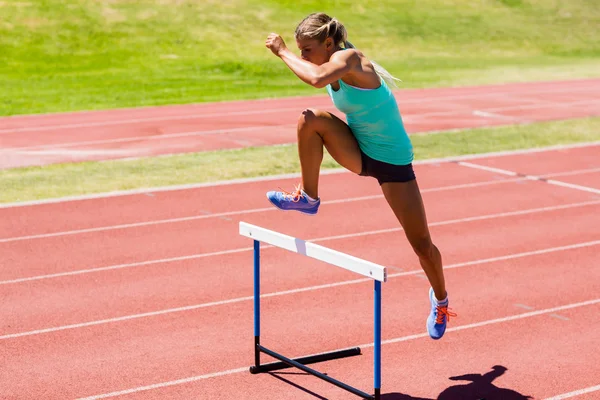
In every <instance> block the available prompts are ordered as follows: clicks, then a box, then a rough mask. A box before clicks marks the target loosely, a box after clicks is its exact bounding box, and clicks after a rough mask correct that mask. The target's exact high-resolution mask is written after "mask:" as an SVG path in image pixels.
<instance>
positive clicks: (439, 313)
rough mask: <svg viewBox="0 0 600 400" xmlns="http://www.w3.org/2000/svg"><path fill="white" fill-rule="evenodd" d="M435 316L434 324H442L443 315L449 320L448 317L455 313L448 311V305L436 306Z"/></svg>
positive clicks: (453, 315) (454, 315)
mask: <svg viewBox="0 0 600 400" xmlns="http://www.w3.org/2000/svg"><path fill="white" fill-rule="evenodd" d="M436 308H437V317H436V318H435V323H436V324H443V323H444V316H445V317H446V319H447V320H448V321H450V317H456V316H457V315H456V313H453V312H451V311H448V307H444V306H437V307H436Z"/></svg>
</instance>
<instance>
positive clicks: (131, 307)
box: [0, 143, 600, 400]
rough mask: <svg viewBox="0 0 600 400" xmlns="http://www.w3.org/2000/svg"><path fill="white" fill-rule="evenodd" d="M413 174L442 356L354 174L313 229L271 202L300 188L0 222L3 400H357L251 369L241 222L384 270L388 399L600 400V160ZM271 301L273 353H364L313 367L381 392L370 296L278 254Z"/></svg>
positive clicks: (475, 165) (329, 195)
mask: <svg viewBox="0 0 600 400" xmlns="http://www.w3.org/2000/svg"><path fill="white" fill-rule="evenodd" d="M415 168H416V172H417V175H418V178H419V182H420V186H421V189H422V191H423V196H424V201H425V204H426V207H427V211H428V217H429V224H430V226H431V230H432V234H433V237H434V239H435V242H436V243H437V244H438V246H439V247H440V249H441V250H442V253H443V256H444V261H445V267H446V277H447V282H448V288H449V292H450V294H451V307H452V308H453V310H454V311H456V312H457V313H458V317H457V318H455V319H453V320H452V321H451V322H450V329H449V331H448V332H447V335H446V336H445V337H444V338H443V339H442V340H441V341H432V340H430V339H429V338H428V337H426V333H425V318H426V315H427V312H428V302H427V289H428V285H427V282H426V280H425V279H424V276H423V274H422V272H421V270H420V267H419V266H418V262H417V260H416V258H415V256H414V255H413V254H412V252H411V250H410V249H409V248H408V246H407V243H406V240H405V239H404V237H403V233H402V232H401V231H400V230H399V229H398V224H397V222H395V220H394V218H393V215H392V213H391V211H390V210H389V209H388V208H387V206H386V204H385V201H384V199H383V198H382V196H381V195H380V191H379V188H378V186H377V184H376V182H374V181H372V180H368V179H361V178H359V177H356V176H354V175H351V174H349V173H345V172H338V173H332V174H327V175H324V176H323V177H322V184H321V188H322V192H321V196H322V198H323V199H324V203H323V205H322V209H321V210H320V213H319V215H318V216H316V217H305V216H302V215H298V214H295V213H282V212H279V211H277V210H274V209H273V208H272V207H270V206H269V205H268V203H267V201H266V199H265V198H264V192H265V191H266V190H269V189H271V188H274V187H277V186H282V187H285V188H288V187H291V186H292V185H293V184H294V183H296V182H297V178H287V179H283V178H280V179H270V180H269V179H263V180H256V181H251V182H246V183H233V184H221V185H212V186H202V187H197V188H189V189H186V190H156V191H153V192H145V193H135V194H127V195H124V194H122V195H116V196H106V197H96V198H91V199H80V200H71V201H62V202H48V203H39V204H33V205H27V206H18V205H12V206H11V205H9V206H4V207H2V208H0V220H2V221H3V222H4V223H3V224H1V225H0V238H1V239H0V266H1V267H0V298H1V299H2V301H1V302H0V365H2V368H0V397H1V398H3V399H32V398H35V399H40V398H44V399H74V398H107V397H120V398H123V399H210V400H213V399H236V400H238V399H311V400H314V399H349V398H355V397H353V396H350V395H348V394H347V393H346V392H344V391H342V390H341V389H338V388H336V387H334V386H331V385H328V384H326V383H325V382H322V381H320V380H318V379H316V378H314V377H311V376H306V375H304V374H301V373H298V371H295V370H287V371H285V372H282V373H279V374H272V375H268V374H266V375H250V374H249V373H248V372H247V367H248V366H249V365H250V364H251V363H252V360H253V356H252V354H253V353H252V341H253V337H252V336H253V330H252V302H251V300H250V298H251V297H250V296H251V295H252V253H251V250H250V249H251V246H252V243H251V242H249V241H248V240H247V239H246V238H243V237H240V236H239V235H238V233H237V232H238V223H239V221H242V220H243V221H247V222H250V223H253V224H257V225H261V226H264V227H267V228H270V229H274V230H277V231H281V232H284V233H287V234H290V235H293V236H297V237H300V238H304V239H311V240H314V241H316V242H318V243H320V244H322V245H325V246H327V247H331V248H334V249H337V250H340V251H344V252H347V253H350V254H353V255H355V256H358V257H361V258H365V259H368V260H371V261H374V262H377V263H380V264H383V265H387V266H389V268H390V279H389V280H388V282H386V283H384V284H383V339H384V341H385V342H384V345H383V347H382V357H383V371H382V373H383V380H382V385H383V386H382V392H383V393H384V394H385V395H384V396H383V398H384V399H385V400H406V399H435V398H438V396H439V399H443V400H448V399H461V400H465V399H466V400H468V399H479V398H486V399H487V400H491V399H503V400H512V399H522V398H524V397H523V396H532V397H533V398H536V399H547V398H552V397H554V396H558V395H562V394H566V395H565V396H562V397H554V398H555V399H559V398H570V397H572V396H578V398H579V399H597V398H598V397H599V396H600V366H599V365H598V354H597V345H598V331H599V330H600V319H598V318H597V316H598V315H599V313H600V262H599V261H600V260H599V257H598V254H600V228H599V226H600V220H599V215H600V143H596V144H590V145H587V146H575V147H570V148H561V149H555V150H548V151H540V152H526V153H521V154H515V153H509V154H505V155H497V156H489V155H488V156H480V157H474V158H473V157H469V158H466V159H463V160H461V161H458V160H455V161H454V162H450V161H438V162H430V163H418V164H417V165H416V167H415ZM517 172H518V173H519V174H518V175H515V173H517ZM323 285H328V287H326V288H324V287H322V286H323ZM262 289H263V294H264V295H265V296H267V297H265V298H264V299H263V301H262V316H263V326H262V341H263V343H264V344H265V345H266V346H268V347H270V348H273V349H275V350H277V351H280V352H281V353H283V354H286V355H288V356H301V355H306V354H313V353H317V352H322V351H328V350H333V349H339V348H346V347H351V346H356V345H361V346H362V348H363V355H361V356H358V357H353V358H347V359H343V360H336V361H331V362H327V363H323V364H316V365H315V367H316V368H317V369H319V370H321V371H324V372H326V373H327V374H329V375H330V376H333V377H335V378H338V379H341V380H343V381H345V382H347V383H350V384H352V385H354V386H356V387H358V388H361V389H363V390H365V391H367V392H370V391H371V390H372V356H373V355H372V348H371V343H372V283H371V281H369V280H368V279H365V280H361V279H358V277H357V276H356V275H353V274H351V273H349V272H347V271H344V270H342V269H339V268H336V267H333V266H328V265H325V264H321V263H319V262H317V261H314V260H310V259H307V258H303V257H301V256H299V255H296V254H290V253H286V252H284V251H283V250H279V249H274V248H270V249H265V250H264V252H263V269H262ZM265 358H266V357H264V356H263V359H265ZM494 366H498V367H496V368H495V369H492V368H493V367H494Z"/></svg>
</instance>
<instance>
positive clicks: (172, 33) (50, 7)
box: [0, 0, 600, 115]
mask: <svg viewBox="0 0 600 400" xmlns="http://www.w3.org/2000/svg"><path fill="white" fill-rule="evenodd" d="M315 10H321V11H325V12H328V13H330V14H331V15H334V16H337V17H338V18H339V19H340V20H341V21H343V22H344V23H345V24H346V26H347V28H348V31H349V34H350V38H351V40H352V41H353V43H354V44H355V45H356V46H357V47H359V48H361V49H362V50H363V51H364V52H365V53H366V54H367V55H368V56H370V57H372V58H374V59H375V60H377V61H379V62H380V63H381V64H383V65H384V66H385V67H386V68H387V69H388V70H390V71H391V72H392V73H393V74H395V75H396V76H398V77H399V78H401V79H402V80H403V87H405V88H408V87H432V86H450V85H452V86H456V85H469V84H485V83H502V82H516V81H526V80H551V79H572V78H582V77H598V76H600V34H599V33H598V26H600V7H598V2H597V0H569V1H563V0H477V1H464V0H418V1H417V0H364V1H349V0H344V1H341V0H340V1H329V2H327V3H326V6H323V5H322V2H319V1H312V0H311V1H302V2H299V1H290V0H228V1H215V0H203V1H195V0H147V1H131V0H110V1H97V0H70V1H68V2H65V1H61V0H38V1H6V0H5V1H1V0H0V49H1V51H0V87H2V90H1V91H0V115H14V114H30V113H38V112H57V111H71V110H90V109H103V108H113V107H125V106H127V107H131V106H143V105H154V104H172V103H189V102H203V101H213V100H227V99H241V98H258V97H274V96H287V95H297V94H307V93H315V92H316V91H315V90H314V89H313V88H311V87H309V86H307V85H305V84H304V83H302V82H300V81H299V80H298V79H296V78H295V77H294V76H293V74H292V73H291V72H290V71H289V70H287V68H286V67H285V66H284V65H283V63H281V62H280V61H279V60H278V59H276V58H275V57H274V56H273V55H272V54H271V53H270V52H269V51H268V50H267V49H265V47H264V39H265V37H266V35H267V34H268V33H269V32H271V31H276V32H279V33H280V34H282V36H283V37H284V39H286V41H287V43H288V45H289V46H290V47H291V48H293V49H294V50H295V43H294V41H293V37H292V32H293V30H294V28H295V25H296V24H297V22H298V21H299V20H300V19H301V18H303V17H304V16H305V15H306V14H308V13H310V12H312V11H315Z"/></svg>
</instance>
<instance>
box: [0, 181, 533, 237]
mask: <svg viewBox="0 0 600 400" xmlns="http://www.w3.org/2000/svg"><path fill="white" fill-rule="evenodd" d="M522 180H525V178H516V179H505V180H490V181H484V182H475V183H465V184H459V185H451V186H440V187H437V188H430V189H423V190H421V193H432V192H441V191H447V190H448V191H449V190H456V189H466V188H474V187H482V186H490V185H499V184H504V183H511V182H518V181H522ZM376 199H383V195H382V194H376V195H371V196H361V197H349V198H345V199H338V200H328V201H323V202H322V203H321V204H323V205H328V204H342V203H351V202H355V201H368V200H376ZM271 211H277V209H276V208H275V207H273V206H269V207H263V208H254V209H246V210H238V211H227V212H222V213H212V214H202V215H191V216H188V217H180V218H168V219H160V220H151V221H143V222H133V223H129V224H117V225H107V226H99V227H93V228H85V229H73V230H69V231H59V232H51V233H42V234H37V235H25V236H13V237H8V238H2V239H0V243H8V242H15V241H20V240H32V239H43V238H50V237H57V236H67V235H77V234H83V233H91V232H102V231H109V230H116V229H128V228H139V227H142V226H151V225H160V224H170V223H178V222H187V221H195V220H200V219H208V218H222V217H229V216H234V215H246V214H253V213H257V212H271Z"/></svg>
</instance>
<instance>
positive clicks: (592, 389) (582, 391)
mask: <svg viewBox="0 0 600 400" xmlns="http://www.w3.org/2000/svg"><path fill="white" fill-rule="evenodd" d="M599 390H600V385H597V386H591V387H588V388H585V389H579V390H575V391H573V392H569V393H564V394H559V395H558V396H553V397H548V398H547V399H545V400H563V399H570V398H571V397H576V396H581V395H584V394H587V393H592V392H597V391H599Z"/></svg>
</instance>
